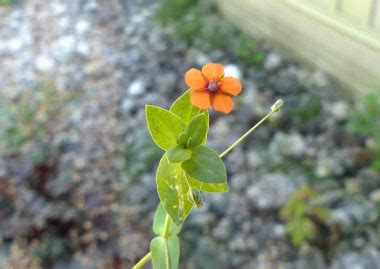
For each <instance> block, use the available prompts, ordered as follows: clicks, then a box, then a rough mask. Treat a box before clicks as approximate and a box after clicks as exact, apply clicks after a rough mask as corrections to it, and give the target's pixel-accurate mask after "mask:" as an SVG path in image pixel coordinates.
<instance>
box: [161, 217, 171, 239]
mask: <svg viewBox="0 0 380 269" xmlns="http://www.w3.org/2000/svg"><path fill="white" fill-rule="evenodd" d="M170 224H171V220H170V217H169V214H166V219H165V226H164V231H163V233H162V237H163V238H164V239H166V238H168V236H169V229H170Z"/></svg>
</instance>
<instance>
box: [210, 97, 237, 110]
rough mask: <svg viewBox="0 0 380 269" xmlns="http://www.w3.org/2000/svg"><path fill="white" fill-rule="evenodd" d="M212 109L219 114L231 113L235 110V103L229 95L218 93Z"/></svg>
mask: <svg viewBox="0 0 380 269" xmlns="http://www.w3.org/2000/svg"><path fill="white" fill-rule="evenodd" d="M212 107H213V108H214V109H215V110H216V111H219V112H224V113H230V112H231V110H232V109H233V108H234V101H232V98H231V97H230V96H228V95H224V94H222V93H216V94H215V95H214V98H213V100H212Z"/></svg>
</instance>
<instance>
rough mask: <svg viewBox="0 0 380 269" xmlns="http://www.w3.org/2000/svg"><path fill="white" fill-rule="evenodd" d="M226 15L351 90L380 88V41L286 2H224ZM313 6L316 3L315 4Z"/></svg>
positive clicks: (359, 90)
mask: <svg viewBox="0 0 380 269" xmlns="http://www.w3.org/2000/svg"><path fill="white" fill-rule="evenodd" d="M218 3H219V7H220V10H221V12H222V13H223V14H225V16H226V17H227V18H228V19H230V20H231V22H233V23H235V24H236V25H237V26H238V27H240V28H241V29H242V30H243V31H245V32H247V33H248V34H251V35H252V36H254V37H259V38H264V39H269V40H271V41H272V42H273V43H274V44H275V45H277V46H279V47H280V48H284V49H286V50H287V51H289V52H291V53H292V54H293V55H295V56H296V57H298V58H299V59H301V60H304V61H306V62H307V63H311V64H313V65H314V66H317V67H319V68H321V69H323V70H325V71H326V72H328V73H330V74H331V75H332V76H333V77H334V78H336V79H337V80H338V81H339V82H341V83H342V84H343V85H344V86H345V88H346V89H348V90H349V92H350V93H354V94H367V93H369V92H374V91H377V92H380V40H377V39H376V38H374V37H373V36H370V35H365V34H363V33H362V32H355V31H352V32H351V31H350V29H351V28H350V27H348V26H347V27H346V26H345V25H341V24H339V23H335V21H325V20H324V17H323V16H321V17H318V16H315V14H314V13H308V12H307V11H308V9H306V8H302V9H301V8H297V7H295V6H294V5H292V4H289V3H295V2H294V1H286V0H266V1H256V0H218ZM309 6H310V5H309Z"/></svg>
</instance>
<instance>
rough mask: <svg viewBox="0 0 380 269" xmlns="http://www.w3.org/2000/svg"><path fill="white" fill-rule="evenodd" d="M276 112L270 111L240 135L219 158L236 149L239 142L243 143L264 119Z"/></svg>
mask: <svg viewBox="0 0 380 269" xmlns="http://www.w3.org/2000/svg"><path fill="white" fill-rule="evenodd" d="M275 112H276V111H274V110H272V111H271V112H269V113H268V114H267V115H266V116H265V117H264V118H262V119H261V120H260V121H259V122H258V123H256V124H255V126H253V127H252V128H251V129H249V130H248V131H247V132H246V133H245V134H244V135H242V136H241V137H240V138H239V139H238V140H236V141H235V142H234V143H233V144H232V145H231V146H229V147H228V148H227V149H226V150H225V151H223V152H222V153H221V154H220V155H219V157H220V158H223V157H224V156H225V155H227V153H228V152H230V151H231V150H232V149H233V148H234V147H236V146H237V145H238V144H239V143H240V142H241V141H243V140H244V139H245V138H246V137H247V136H249V135H250V134H251V133H252V132H253V131H255V130H256V129H257V128H258V127H259V126H260V125H261V124H262V123H263V122H264V121H265V120H266V119H268V118H269V117H270V116H271V115H272V114H273V113H275Z"/></svg>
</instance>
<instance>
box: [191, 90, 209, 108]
mask: <svg viewBox="0 0 380 269" xmlns="http://www.w3.org/2000/svg"><path fill="white" fill-rule="evenodd" d="M190 102H191V103H192V104H193V105H194V106H196V107H199V108H201V109H207V108H209V107H210V105H211V100H210V93H209V92H208V91H195V90H192V91H190Z"/></svg>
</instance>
